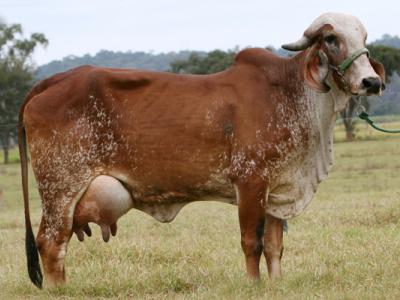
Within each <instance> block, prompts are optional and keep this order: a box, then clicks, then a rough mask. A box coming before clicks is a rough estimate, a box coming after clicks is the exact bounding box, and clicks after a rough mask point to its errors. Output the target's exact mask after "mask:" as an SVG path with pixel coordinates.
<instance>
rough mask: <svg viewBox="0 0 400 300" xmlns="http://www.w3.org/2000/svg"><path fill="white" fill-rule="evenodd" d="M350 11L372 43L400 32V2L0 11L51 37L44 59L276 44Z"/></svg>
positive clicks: (30, 1)
mask: <svg viewBox="0 0 400 300" xmlns="http://www.w3.org/2000/svg"><path fill="white" fill-rule="evenodd" d="M327 11H336V12H345V13H350V14H353V15H355V16H357V17H358V18H359V19H360V20H361V22H363V24H364V25H365V27H366V28H367V31H368V33H369V38H368V40H369V41H372V40H374V39H377V38H379V37H381V36H382V34H384V33H389V34H392V35H400V1H398V0H375V1H372V0H367V1H366V0H363V1H362V0H355V1H351V0H330V1H327V0H301V1H288V0H273V1H268V0H247V1H244V0H196V1H192V0H165V1H162V0H139V1H136V0H115V1H112V0H0V16H1V17H2V18H3V19H4V20H5V21H6V22H7V23H20V24H22V25H23V28H24V29H25V32H26V33H27V34H29V33H31V32H42V33H44V34H45V35H46V37H47V38H48V39H49V40H50V44H49V46H48V47H47V49H45V50H38V51H36V53H35V55H34V60H35V61H36V63H37V64H39V65H40V64H44V63H47V62H49V61H51V60H54V59H61V58H63V57H65V56H67V55H83V54H86V53H90V54H95V53H96V52H98V51H99V50H101V49H107V50H114V51H127V50H131V51H154V52H156V53H158V52H166V51H179V50H184V49H189V50H213V49H217V48H219V49H229V48H233V47H235V46H239V47H245V46H261V47H264V46H267V45H273V46H274V47H279V46H280V45H281V44H283V43H287V42H292V41H294V40H297V39H298V38H299V37H300V36H301V34H302V33H303V31H304V30H305V29H306V28H307V27H308V25H309V24H310V23H311V22H312V21H313V20H314V19H315V18H316V17H317V16H319V15H320V14H321V13H323V12H327Z"/></svg>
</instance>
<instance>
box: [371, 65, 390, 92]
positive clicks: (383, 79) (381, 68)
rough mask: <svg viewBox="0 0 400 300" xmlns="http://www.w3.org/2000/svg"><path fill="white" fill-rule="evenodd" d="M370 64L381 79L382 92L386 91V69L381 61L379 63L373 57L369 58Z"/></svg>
mask: <svg viewBox="0 0 400 300" xmlns="http://www.w3.org/2000/svg"><path fill="white" fill-rule="evenodd" d="M369 62H370V64H371V66H372V68H374V71H375V72H376V74H378V75H379V77H380V78H381V82H382V90H384V89H385V88H386V77H385V67H384V66H383V65H382V64H381V63H380V62H379V61H377V60H375V59H373V58H371V57H370V58H369Z"/></svg>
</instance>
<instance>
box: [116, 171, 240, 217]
mask: <svg viewBox="0 0 400 300" xmlns="http://www.w3.org/2000/svg"><path fill="white" fill-rule="evenodd" d="M112 175H113V176H114V177H115V178H117V179H118V180H120V181H121V182H123V183H124V184H125V186H126V187H127V189H128V190H129V192H130V193H131V196H132V201H133V208H136V209H138V210H141V211H143V212H145V213H147V214H149V215H151V216H152V217H154V218H155V219H156V220H158V221H160V222H171V221H172V220H173V219H174V218H175V217H176V215H177V214H178V213H179V211H180V210H181V209H182V208H183V207H184V206H185V205H186V204H188V203H191V202H194V201H219V202H224V203H229V204H234V205H236V204H237V203H236V197H235V193H234V188H233V185H232V184H231V183H230V181H229V180H228V179H227V178H226V177H225V176H215V174H214V175H211V176H210V177H209V178H208V180H204V181H202V182H199V183H197V184H193V185H181V186H179V188H176V189H173V188H166V187H165V186H151V185H148V184H146V183H143V182H141V181H139V180H137V179H136V178H135V177H134V176H131V175H127V174H124V173H122V172H112Z"/></svg>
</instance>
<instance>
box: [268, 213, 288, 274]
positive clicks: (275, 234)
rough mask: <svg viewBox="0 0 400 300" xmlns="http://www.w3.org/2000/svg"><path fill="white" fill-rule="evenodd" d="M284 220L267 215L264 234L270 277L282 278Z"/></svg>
mask: <svg viewBox="0 0 400 300" xmlns="http://www.w3.org/2000/svg"><path fill="white" fill-rule="evenodd" d="M283 222H284V221H283V220H281V219H277V218H275V217H273V216H271V215H266V221H265V234H264V256H265V259H266V261H267V267H268V274H269V277H270V278H272V279H273V278H280V277H281V276H282V271H281V259H282V253H283Z"/></svg>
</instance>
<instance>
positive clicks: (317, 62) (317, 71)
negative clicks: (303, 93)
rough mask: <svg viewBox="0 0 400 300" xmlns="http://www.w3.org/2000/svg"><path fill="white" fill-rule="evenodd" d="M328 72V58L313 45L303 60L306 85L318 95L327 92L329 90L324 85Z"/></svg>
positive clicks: (316, 45)
mask: <svg viewBox="0 0 400 300" xmlns="http://www.w3.org/2000/svg"><path fill="white" fill-rule="evenodd" d="M328 71H329V67H328V57H327V56H326V54H325V53H324V52H323V51H321V50H319V45H318V44H315V45H314V46H313V47H311V49H310V50H309V51H308V53H307V56H306V60H305V67H304V78H305V80H306V82H307V84H308V85H309V86H310V87H311V88H312V89H313V90H315V91H317V92H319V93H326V92H329V90H330V89H331V88H330V87H329V86H328V85H327V84H326V83H325V79H326V77H327V76H328Z"/></svg>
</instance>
